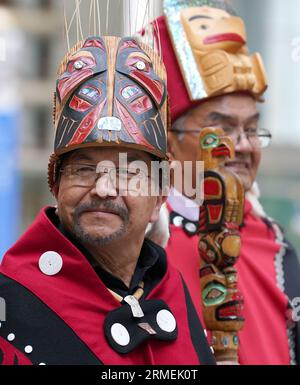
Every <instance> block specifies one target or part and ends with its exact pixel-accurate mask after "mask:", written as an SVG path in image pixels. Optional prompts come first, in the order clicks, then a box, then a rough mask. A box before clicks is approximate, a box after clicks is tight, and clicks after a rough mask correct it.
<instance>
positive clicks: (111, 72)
mask: <svg viewBox="0 0 300 385" xmlns="http://www.w3.org/2000/svg"><path fill="white" fill-rule="evenodd" d="M165 80H166V73H165V69H164V66H163V64H162V61H161V59H160V57H159V56H158V55H157V54H156V53H155V52H154V51H153V50H152V49H151V48H150V47H148V46H146V45H145V44H142V43H140V42H139V41H138V40H136V39H132V38H123V39H120V38H117V37H103V38H102V37H100V36H92V37H89V38H87V39H86V40H85V41H80V42H78V44H77V45H76V46H75V47H74V48H72V49H71V50H70V51H68V52H67V54H66V56H65V58H64V59H63V61H62V63H61V65H60V67H59V76H58V80H57V84H56V92H55V105H54V107H55V108H54V120H55V127H56V138H55V151H54V154H53V155H52V156H51V158H50V162H49V173H48V178H49V186H50V189H51V191H52V193H53V194H54V196H55V198H56V201H57V207H56V208H55V207H48V208H45V209H43V210H42V211H41V212H40V214H39V215H38V217H37V219H36V220H35V221H34V223H33V224H32V226H31V227H30V228H29V229H28V230H27V232H26V233H25V234H24V235H23V236H22V237H21V238H20V239H19V240H18V241H17V243H16V244H15V245H14V246H13V247H12V248H11V249H10V250H9V251H8V252H7V253H6V255H5V256H4V259H3V263H2V265H1V268H0V297H3V298H4V299H5V303H6V310H7V311H6V319H5V320H4V321H5V322H1V324H0V365H1V364H3V365H4V364H7V365H32V364H33V365H102V364H104V365H108V364H110V365H118V364H119V365H162V364H165V365H171V364H173V365H180V364H182V365H188V364H190V365H192V364H193V365H199V364H214V363H215V360H214V357H213V355H212V352H211V349H210V347H209V345H208V343H207V340H206V338H205V333H204V330H203V328H202V326H201V322H200V319H199V316H198V315H197V312H196V310H195V308H194V306H193V303H192V300H191V297H190V295H189V292H188V289H187V287H186V285H185V283H184V281H183V279H182V277H181V275H180V274H179V272H178V271H177V270H176V269H174V267H172V266H171V265H170V264H169V263H168V262H167V258H166V254H165V251H164V250H163V249H162V248H161V247H159V246H158V245H156V244H155V243H153V242H151V241H150V240H148V239H145V230H146V228H147V226H148V224H149V223H150V222H154V221H156V220H157V218H158V215H159V212H160V208H161V205H162V203H163V202H164V201H165V200H166V197H165V196H164V195H163V193H162V190H161V189H162V185H161V181H160V179H158V178H157V177H156V175H157V173H156V172H155V170H154V171H153V167H152V163H153V161H155V162H157V161H162V160H165V159H167V152H166V150H167V140H166V139H167V138H166V137H167V126H168V115H169V114H168V107H169V106H168V99H167V92H166V84H165ZM153 192H154V193H153ZM114 378H115V379H118V377H114Z"/></svg>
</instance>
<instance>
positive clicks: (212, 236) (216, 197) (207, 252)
mask: <svg viewBox="0 0 300 385" xmlns="http://www.w3.org/2000/svg"><path fill="white" fill-rule="evenodd" d="M228 158H234V146H233V143H232V141H231V139H230V138H229V137H225V134H224V131H223V130H222V129H221V128H215V127H208V128H204V129H203V130H201V135H200V150H199V160H201V161H204V171H205V174H204V202H203V204H202V206H201V208H200V219H199V228H200V238H199V246H198V248H199V254H200V260H201V268H200V284H201V293H202V307H203V315H204V322H205V324H206V328H207V329H208V330H210V331H211V332H212V347H213V349H214V352H215V356H216V360H217V362H219V363H221V362H222V363H226V362H228V363H238V347H239V339H238V332H239V331H240V330H241V329H242V327H243V325H244V318H243V315H242V311H243V298H242V296H241V294H240V293H239V291H238V289H237V271H236V268H235V267H234V266H235V263H236V262H237V259H238V257H239V254H240V246H241V240H240V233H239V227H240V225H241V224H242V220H243V210H244V188H243V185H242V182H241V181H240V179H239V177H238V176H237V175H236V174H234V173H232V172H230V171H228V170H227V169H226V168H225V167H224V162H225V160H226V159H228Z"/></svg>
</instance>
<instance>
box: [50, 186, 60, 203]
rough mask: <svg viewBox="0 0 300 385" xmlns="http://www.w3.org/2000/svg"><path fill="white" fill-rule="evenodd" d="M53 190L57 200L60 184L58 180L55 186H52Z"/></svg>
mask: <svg viewBox="0 0 300 385" xmlns="http://www.w3.org/2000/svg"><path fill="white" fill-rule="evenodd" d="M51 192H52V194H53V196H54V198H55V199H56V200H57V198H58V192H59V184H58V183H57V182H56V183H55V184H54V186H53V187H52V190H51Z"/></svg>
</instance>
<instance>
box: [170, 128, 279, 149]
mask: <svg viewBox="0 0 300 385" xmlns="http://www.w3.org/2000/svg"><path fill="white" fill-rule="evenodd" d="M223 130H224V132H225V135H227V136H230V138H231V139H232V141H233V144H234V145H235V146H236V145H237V144H238V143H239V142H240V140H241V138H242V135H245V136H246V138H247V140H248V141H249V143H250V144H251V145H252V147H255V148H266V147H268V146H269V145H270V143H271V140H272V134H271V133H270V131H269V130H267V129H264V128H260V129H249V130H245V131H242V132H239V131H238V130H236V129H234V128H223ZM170 131H171V132H175V133H178V134H194V135H199V134H200V132H201V130H200V129H198V130H185V129H180V128H172V129H171V130H170Z"/></svg>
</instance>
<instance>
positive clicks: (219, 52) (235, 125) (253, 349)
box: [157, 0, 300, 364]
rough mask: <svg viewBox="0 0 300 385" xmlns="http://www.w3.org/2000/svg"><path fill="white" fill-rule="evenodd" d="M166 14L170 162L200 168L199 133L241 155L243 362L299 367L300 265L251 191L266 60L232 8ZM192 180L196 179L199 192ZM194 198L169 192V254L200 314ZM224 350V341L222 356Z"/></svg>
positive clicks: (169, 4)
mask: <svg viewBox="0 0 300 385" xmlns="http://www.w3.org/2000/svg"><path fill="white" fill-rule="evenodd" d="M164 8H165V16H164V17H161V18H159V19H158V20H157V24H158V26H159V31H160V35H159V39H158V43H159V45H160V46H161V47H162V52H163V58H164V63H165V65H166V67H167V71H168V76H169V82H168V92H169V97H170V104H171V118H172V127H171V129H170V131H169V136H168V140H169V142H168V143H169V151H170V154H171V159H173V160H176V161H180V162H181V163H182V164H183V163H184V162H186V161H190V162H192V163H193V164H195V162H196V161H197V160H198V159H199V158H198V157H199V133H200V132H201V130H202V128H205V127H209V126H213V127H220V128H222V129H223V130H224V132H225V134H226V135H228V136H230V137H231V139H232V141H233V143H234V146H235V158H234V159H228V160H226V163H225V166H226V168H227V169H228V170H230V171H233V172H234V173H236V174H238V176H239V177H240V179H241V181H242V183H243V186H244V189H245V191H246V202H245V208H244V220H243V225H242V227H241V229H240V232H241V254H240V258H239V260H238V262H237V265H236V266H237V271H238V287H239V289H240V291H241V292H242V294H243V296H244V316H245V324H244V328H243V330H242V331H241V332H240V333H239V339H240V345H239V351H238V353H239V362H240V363H241V364H290V363H296V362H299V359H300V357H299V338H300V334H299V323H298V324H296V321H297V320H296V318H295V311H294V312H293V310H292V309H291V304H292V303H293V299H294V298H297V297H299V296H300V285H299V282H300V281H299V276H300V267H299V261H298V259H297V256H296V253H295V251H294V249H293V247H292V246H291V245H290V244H289V243H288V242H287V240H286V239H285V237H284V234H283V232H282V230H281V229H280V228H279V226H278V225H277V224H276V223H275V222H274V221H273V220H272V219H270V218H269V217H268V216H267V215H266V214H265V212H264V210H263V208H262V206H261V205H260V204H259V201H258V190H257V185H256V182H255V180H256V176H257V172H258V168H259V164H260V161H261V156H262V150H263V148H265V147H267V146H268V145H269V144H270V142H271V134H270V132H269V131H268V130H267V129H264V128H260V122H259V120H260V114H259V112H258V109H257V102H260V101H261V98H262V95H263V94H264V92H265V90H266V88H267V82H266V76H265V70H264V67H263V63H262V60H261V57H260V56H259V54H253V55H250V54H249V52H248V48H247V46H246V31H245V26H244V23H243V21H242V20H241V19H240V18H238V17H236V15H235V14H234V11H233V10H232V9H231V7H229V6H228V4H227V3H225V2H222V1H206V0H205V1H204V0H198V1H197V0H196V1H195V0H186V1H184V0H165V1H164ZM195 169H196V167H195ZM183 178H184V175H183ZM188 178H190V176H188ZM196 181H197V175H196V173H195V172H193V174H192V182H193V186H196ZM191 198H193V197H192V196H187V194H185V193H183V194H180V193H179V192H178V191H177V190H176V189H175V188H174V189H173V191H172V194H171V196H170V198H169V200H168V209H169V214H170V239H169V242H168V245H167V248H166V250H167V255H168V257H169V259H170V261H172V263H173V264H174V265H175V266H176V267H177V268H178V269H179V270H180V271H181V273H182V274H183V277H184V279H185V280H186V281H187V284H188V287H189V289H190V291H191V293H192V297H193V301H194V304H195V306H196V308H197V310H198V312H199V314H200V315H201V314H202V306H201V302H202V299H201V290H200V282H199V268H200V257H199V252H198V241H199V235H198V234H199V205H198V204H197V203H196V202H195V201H194V200H192V199H191ZM294 303H295V301H294ZM226 344H227V341H226V340H224V348H225V347H226V346H225V345H226Z"/></svg>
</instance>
